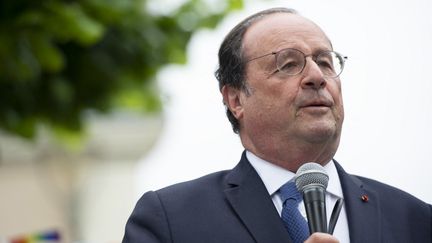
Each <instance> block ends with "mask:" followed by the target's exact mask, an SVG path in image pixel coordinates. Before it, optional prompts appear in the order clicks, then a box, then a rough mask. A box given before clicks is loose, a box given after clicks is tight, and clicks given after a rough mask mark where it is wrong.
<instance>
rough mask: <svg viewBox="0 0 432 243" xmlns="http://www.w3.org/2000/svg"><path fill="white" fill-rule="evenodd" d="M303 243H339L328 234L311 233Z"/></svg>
mask: <svg viewBox="0 0 432 243" xmlns="http://www.w3.org/2000/svg"><path fill="white" fill-rule="evenodd" d="M304 243H339V240H338V239H336V238H335V237H334V236H332V235H329V234H325V233H313V234H312V235H311V236H309V238H308V239H307V240H306V241H305V242H304Z"/></svg>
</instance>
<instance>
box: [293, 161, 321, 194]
mask: <svg viewBox="0 0 432 243" xmlns="http://www.w3.org/2000/svg"><path fill="white" fill-rule="evenodd" d="M328 181H329V176H328V174H327V172H326V171H325V169H324V167H322V166H321V165H320V164H317V163H314V162H309V163H306V164H303V165H302V166H300V168H299V169H298V170H297V173H296V178H295V183H296V186H297V189H298V190H299V191H300V192H302V191H304V189H306V188H307V187H309V186H320V187H323V188H324V189H326V188H327V185H328Z"/></svg>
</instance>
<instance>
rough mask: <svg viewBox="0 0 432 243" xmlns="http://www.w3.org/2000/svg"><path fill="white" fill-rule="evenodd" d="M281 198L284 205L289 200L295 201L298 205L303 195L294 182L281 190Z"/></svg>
mask: <svg viewBox="0 0 432 243" xmlns="http://www.w3.org/2000/svg"><path fill="white" fill-rule="evenodd" d="M280 196H281V199H282V203H283V204H285V203H286V201H287V200H295V201H296V203H297V204H298V203H300V201H301V200H302V197H301V194H300V192H299V191H298V190H297V187H296V184H295V182H294V181H289V182H287V183H285V184H284V185H283V186H282V187H281V188H280Z"/></svg>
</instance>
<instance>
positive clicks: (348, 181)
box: [335, 161, 382, 243]
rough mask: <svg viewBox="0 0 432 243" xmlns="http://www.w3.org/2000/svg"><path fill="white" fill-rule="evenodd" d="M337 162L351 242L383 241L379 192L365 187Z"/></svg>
mask: <svg viewBox="0 0 432 243" xmlns="http://www.w3.org/2000/svg"><path fill="white" fill-rule="evenodd" d="M335 164H336V168H337V170H338V173H339V178H340V181H341V184H342V191H343V194H344V200H345V205H346V213H347V217H348V227H349V234H350V242H351V243H363V242H381V235H380V232H381V227H382V225H381V222H382V220H381V210H380V207H379V206H380V205H379V198H378V194H377V193H376V192H374V191H373V190H370V189H368V188H365V187H364V185H363V183H362V182H361V181H360V180H359V179H358V178H357V177H355V176H352V175H349V174H347V173H346V172H345V171H344V170H343V169H342V167H341V166H340V165H339V164H338V163H337V162H336V161H335Z"/></svg>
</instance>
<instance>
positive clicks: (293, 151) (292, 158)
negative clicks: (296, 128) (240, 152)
mask: <svg viewBox="0 0 432 243" xmlns="http://www.w3.org/2000/svg"><path fill="white" fill-rule="evenodd" d="M240 138H241V141H242V144H243V146H244V148H245V149H247V150H249V151H250V152H252V153H253V154H255V155H256V156H258V157H260V158H262V159H264V160H266V161H268V162H270V163H273V164H275V165H277V166H280V167H282V168H285V169H287V170H289V171H291V172H293V173H296V172H297V170H298V168H299V167H300V166H302V165H303V164H304V163H307V162H315V163H318V164H321V165H322V166H324V165H326V164H327V163H328V162H329V161H330V160H332V159H333V156H334V154H335V153H336V149H337V147H338V145H339V137H337V138H336V139H329V140H328V141H325V142H321V143H310V142H306V141H272V140H271V139H268V140H266V141H258V142H255V143H254V142H252V140H250V139H249V138H248V137H245V136H242V135H241V134H240Z"/></svg>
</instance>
